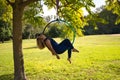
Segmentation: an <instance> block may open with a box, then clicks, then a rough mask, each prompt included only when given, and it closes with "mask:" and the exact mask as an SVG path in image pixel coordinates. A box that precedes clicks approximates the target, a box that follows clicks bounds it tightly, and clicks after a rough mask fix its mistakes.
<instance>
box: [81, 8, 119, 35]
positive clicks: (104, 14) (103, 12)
mask: <svg viewBox="0 0 120 80" xmlns="http://www.w3.org/2000/svg"><path fill="white" fill-rule="evenodd" d="M94 14H95V15H97V16H94V17H92V18H94V19H95V18H97V17H99V18H102V19H104V20H105V22H103V23H101V22H100V21H99V19H98V20H96V19H95V20H96V21H95V25H94V24H93V22H94V20H93V19H89V20H88V25H87V26H85V27H83V28H82V30H83V34H85V35H95V34H119V33H120V24H116V20H117V18H118V15H117V14H113V13H112V11H108V10H107V9H105V8H104V6H102V7H101V8H98V9H97V11H96V12H95V13H94ZM87 17H89V15H88V16H87Z"/></svg>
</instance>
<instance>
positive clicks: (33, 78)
mask: <svg viewBox="0 0 120 80" xmlns="http://www.w3.org/2000/svg"><path fill="white" fill-rule="evenodd" d="M56 40H58V41H60V39H56ZM74 46H75V47H76V48H77V49H78V50H79V51H80V52H79V53H73V54H72V64H69V62H68V61H67V52H65V53H64V54H61V55H60V57H61V59H60V60H57V59H56V57H55V56H52V55H51V53H50V52H49V51H48V50H47V49H46V48H45V49H43V50H39V49H38V48H36V40H34V39H32V40H31V39H30V40H23V53H24V61H25V63H24V65H25V72H26V75H27V78H28V80H120V35H94V36H85V37H80V38H76V41H75V43H74ZM12 54H13V53H12V43H11V41H9V42H5V43H4V44H1V43H0V80H13V72H14V70H13V55H12Z"/></svg>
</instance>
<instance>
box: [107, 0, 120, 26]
mask: <svg viewBox="0 0 120 80" xmlns="http://www.w3.org/2000/svg"><path fill="white" fill-rule="evenodd" d="M106 4H107V6H106V8H107V9H108V10H111V11H112V12H113V13H114V14H117V15H118V17H117V19H116V24H118V23H120V0H106Z"/></svg>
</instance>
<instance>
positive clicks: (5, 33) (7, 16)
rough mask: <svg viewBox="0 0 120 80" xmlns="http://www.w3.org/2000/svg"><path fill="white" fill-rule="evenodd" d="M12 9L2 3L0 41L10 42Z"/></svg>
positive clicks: (0, 4) (0, 7)
mask: <svg viewBox="0 0 120 80" xmlns="http://www.w3.org/2000/svg"><path fill="white" fill-rule="evenodd" d="M11 12H12V11H11V8H10V6H7V5H6V4H5V2H4V1H3V0H1V1H0V41H2V42H4V40H9V39H10V36H11V18H12V16H11Z"/></svg>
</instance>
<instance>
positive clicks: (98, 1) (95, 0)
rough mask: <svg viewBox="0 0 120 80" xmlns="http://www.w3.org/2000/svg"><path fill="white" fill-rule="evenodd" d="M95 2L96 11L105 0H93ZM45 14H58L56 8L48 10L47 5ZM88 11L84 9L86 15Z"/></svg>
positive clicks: (44, 7) (44, 8)
mask: <svg viewBox="0 0 120 80" xmlns="http://www.w3.org/2000/svg"><path fill="white" fill-rule="evenodd" d="M93 2H94V3H95V8H91V9H92V11H94V10H95V9H96V8H98V7H100V6H101V5H105V0H93ZM43 10H44V14H43V16H48V15H56V10H55V9H54V8H52V9H50V10H48V9H47V7H46V6H43ZM87 14H88V13H87V12H86V11H85V10H84V15H87Z"/></svg>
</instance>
